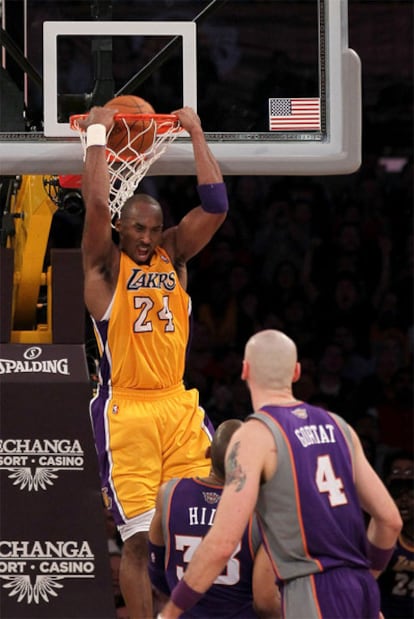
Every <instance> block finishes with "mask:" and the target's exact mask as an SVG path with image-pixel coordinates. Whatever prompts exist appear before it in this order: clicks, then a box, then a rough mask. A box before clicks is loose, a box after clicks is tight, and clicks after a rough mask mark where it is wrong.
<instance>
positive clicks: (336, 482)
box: [315, 455, 348, 507]
mask: <svg viewBox="0 0 414 619" xmlns="http://www.w3.org/2000/svg"><path fill="white" fill-rule="evenodd" d="M315 481H316V485H317V487H318V490H319V492H327V493H328V498H329V503H330V504H331V507H337V506H338V505H345V504H346V503H348V499H347V498H346V494H345V492H344V489H343V488H344V484H343V482H342V479H341V478H340V477H336V475H335V471H334V469H333V466H332V462H331V458H330V457H329V456H327V455H326V456H319V457H318V461H317V465H316V475H315Z"/></svg>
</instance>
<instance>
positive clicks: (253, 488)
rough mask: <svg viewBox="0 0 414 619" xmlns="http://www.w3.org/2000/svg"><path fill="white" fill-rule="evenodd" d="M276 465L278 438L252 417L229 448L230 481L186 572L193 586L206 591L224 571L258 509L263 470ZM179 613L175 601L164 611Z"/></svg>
mask: <svg viewBox="0 0 414 619" xmlns="http://www.w3.org/2000/svg"><path fill="white" fill-rule="evenodd" d="M274 466H275V448H274V441H273V438H272V435H271V433H270V431H269V430H268V429H267V428H266V427H265V426H264V424H262V423H261V422H259V421H255V420H251V421H248V422H246V423H245V424H243V426H241V427H240V429H239V430H236V432H235V433H234V435H233V436H232V438H231V441H230V443H229V446H228V448H227V452H226V482H225V486H224V490H223V493H222V495H221V499H220V502H219V505H218V508H217V513H216V517H215V520H214V524H213V526H212V527H211V529H210V531H209V532H208V533H207V535H206V536H205V538H204V539H203V541H202V542H201V544H200V545H199V547H198V548H197V550H196V552H195V553H194V555H193V558H192V560H191V562H190V563H189V565H188V568H187V570H186V573H185V582H186V583H187V584H188V586H189V587H191V588H192V589H194V590H195V591H198V592H200V593H204V592H205V591H207V589H208V588H209V587H210V586H211V585H212V583H213V582H214V580H215V579H216V578H217V576H218V575H219V574H220V573H221V572H222V570H223V568H224V566H225V565H226V563H227V562H228V561H229V559H230V557H231V555H232V553H233V552H234V549H235V548H236V546H237V544H238V543H239V541H240V539H241V537H242V535H243V532H244V530H245V528H246V526H247V523H248V520H249V517H250V516H251V514H252V513H253V511H254V509H255V505H256V500H257V495H258V491H259V485H260V481H261V479H262V478H263V471H265V470H266V469H267V470H268V472H270V470H271V469H272V467H274ZM179 615H180V610H179V609H178V608H177V606H175V604H173V603H172V602H171V601H170V602H168V604H167V605H166V607H165V608H164V610H163V611H162V616H163V617H165V618H166V619H167V618H168V619H170V618H173V617H179Z"/></svg>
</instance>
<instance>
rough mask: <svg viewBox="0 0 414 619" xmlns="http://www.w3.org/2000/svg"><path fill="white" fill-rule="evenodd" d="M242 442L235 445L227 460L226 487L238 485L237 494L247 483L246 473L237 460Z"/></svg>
mask: <svg viewBox="0 0 414 619" xmlns="http://www.w3.org/2000/svg"><path fill="white" fill-rule="evenodd" d="M239 447H240V442H239V441H237V443H235V444H234V445H233V447H232V449H231V451H230V453H229V455H228V456H227V459H226V481H225V484H224V485H225V486H230V485H231V484H235V485H236V492H240V490H241V489H242V488H243V486H244V484H245V483H246V473H245V472H244V471H243V469H242V467H241V466H240V463H239V462H238V460H237V452H238V451H239Z"/></svg>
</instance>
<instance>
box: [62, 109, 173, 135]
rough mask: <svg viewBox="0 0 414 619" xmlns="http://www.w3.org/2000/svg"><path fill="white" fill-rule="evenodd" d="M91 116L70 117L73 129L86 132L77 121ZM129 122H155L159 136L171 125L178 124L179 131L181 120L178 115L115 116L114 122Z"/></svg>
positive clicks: (121, 114)
mask: <svg viewBox="0 0 414 619" xmlns="http://www.w3.org/2000/svg"><path fill="white" fill-rule="evenodd" d="M88 116H89V114H87V113H86V114H72V116H70V117H69V121H70V127H71V129H75V130H76V131H82V132H84V129H82V128H81V127H79V126H78V125H77V121H79V120H85V119H86V118H88ZM124 119H125V120H127V121H128V123H134V122H137V121H139V120H151V119H153V120H155V122H156V123H157V134H162V133H166V131H168V130H169V129H170V128H171V123H174V124H176V129H179V124H178V123H179V120H178V116H176V114H125V113H118V114H115V115H114V121H115V122H119V121H121V120H124Z"/></svg>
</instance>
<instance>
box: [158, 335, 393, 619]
mask: <svg viewBox="0 0 414 619" xmlns="http://www.w3.org/2000/svg"><path fill="white" fill-rule="evenodd" d="M299 377H300V364H299V363H298V359H297V350H296V345H295V343H294V342H293V341H292V340H291V339H290V338H289V337H287V336H286V335H285V334H284V333H282V332H280V331H276V330H265V331H260V332H259V333H256V334H255V335H254V336H253V337H251V338H250V339H249V341H248V342H247V345H246V348H245V355H244V360H243V369H242V379H244V380H245V381H246V383H247V386H248V388H249V390H250V396H251V400H252V403H253V408H254V413H253V414H252V415H250V416H249V417H248V418H247V420H246V422H245V423H244V424H243V425H242V426H241V427H240V429H238V430H237V431H236V432H235V433H234V434H233V436H232V438H231V440H230V443H229V447H228V449H227V452H226V481H225V487H224V490H223V494H222V497H221V500H220V503H219V506H218V508H217V513H216V517H215V521H214V524H213V526H212V527H211V529H210V531H209V533H208V534H207V535H206V537H205V538H204V540H203V542H202V543H201V544H200V546H199V547H198V549H197V550H196V552H195V553H194V555H193V558H192V560H191V561H190V563H189V565H188V568H187V570H186V572H185V574H184V578H183V579H182V580H181V581H180V583H178V585H177V586H176V587H175V589H174V590H173V591H172V594H171V598H170V601H169V602H168V603H167V605H166V606H165V607H164V609H163V611H162V613H160V615H159V617H160V619H170V618H174V617H179V616H180V615H181V613H182V612H183V611H187V610H188V609H189V608H191V607H192V605H194V604H195V603H197V601H198V600H199V599H200V598H201V596H202V595H203V593H204V592H205V591H206V590H207V589H208V587H209V586H210V585H211V583H212V582H213V581H214V579H215V578H216V577H217V575H218V574H219V573H221V571H222V569H223V567H224V566H225V564H226V563H227V561H228V559H229V557H230V556H231V554H232V552H233V551H234V548H235V547H236V545H237V544H238V542H239V540H240V537H241V535H242V533H243V531H244V528H245V526H246V523H247V521H248V519H249V517H250V516H251V514H252V512H253V511H256V513H257V515H258V518H259V522H260V524H261V529H262V533H263V537H264V545H265V547H266V549H267V552H268V554H269V556H270V559H271V561H272V565H273V569H274V572H275V576H276V578H277V581H278V584H279V587H280V590H281V595H282V616H283V617H285V618H286V619H328V618H329V619H344V618H345V617H346V618H350V617H352V618H353V619H357V618H362V617H364V619H378V617H379V616H380V596H379V590H378V585H377V582H376V580H375V578H377V577H378V575H379V574H380V573H381V571H382V570H384V569H385V567H386V565H387V563H388V561H389V559H390V557H391V555H392V552H393V549H394V546H395V543H396V540H397V538H398V534H399V532H400V530H401V527H402V521H401V517H400V515H399V512H398V509H397V507H396V505H395V503H394V501H393V499H392V498H391V496H390V494H389V493H388V491H387V489H386V488H385V486H384V484H383V483H382V481H381V479H380V478H379V477H378V475H377V474H376V473H375V471H374V470H373V469H372V467H371V465H370V464H369V462H368V461H367V459H366V457H365V455H364V452H363V449H362V446H361V443H360V441H359V439H358V437H357V435H356V433H355V431H354V430H353V429H352V428H351V427H350V426H349V425H348V424H347V423H346V422H345V421H344V420H343V419H342V418H341V417H339V416H338V415H336V414H334V413H332V412H327V411H325V410H323V409H321V408H319V407H316V406H311V405H309V404H307V403H306V402H302V401H298V400H296V399H295V397H294V396H293V392H292V384H293V383H294V382H295V381H297V380H298V379H299ZM362 510H364V511H365V512H366V513H367V514H368V515H369V516H370V521H369V524H368V527H367V529H366V528H365V524H364V518H363V515H362Z"/></svg>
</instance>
